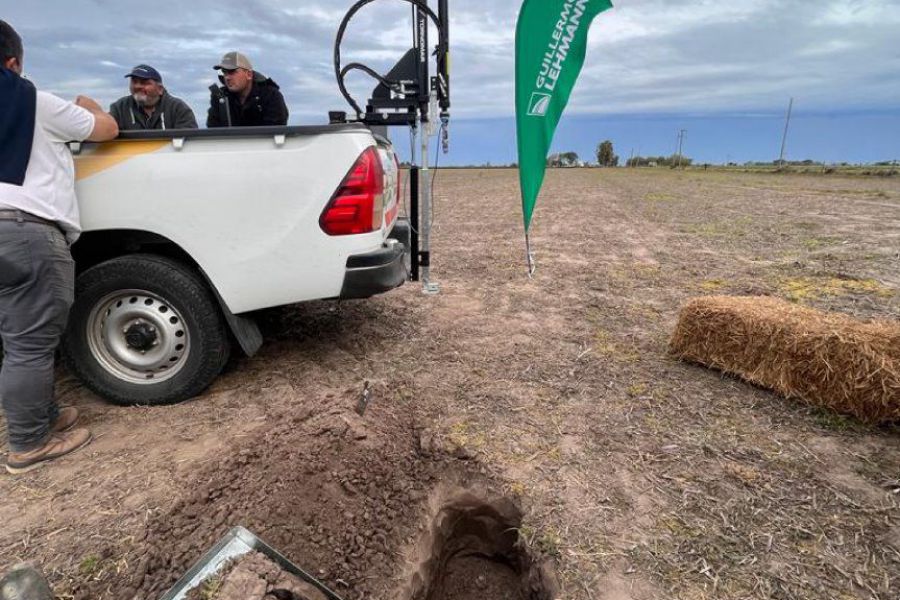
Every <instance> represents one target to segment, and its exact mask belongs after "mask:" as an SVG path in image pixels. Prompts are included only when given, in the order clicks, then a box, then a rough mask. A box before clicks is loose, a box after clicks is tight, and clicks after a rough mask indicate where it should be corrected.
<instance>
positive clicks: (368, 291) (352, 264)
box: [340, 238, 407, 300]
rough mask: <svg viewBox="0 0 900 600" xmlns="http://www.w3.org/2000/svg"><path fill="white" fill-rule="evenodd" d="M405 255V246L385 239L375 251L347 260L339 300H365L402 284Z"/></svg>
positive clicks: (404, 274)
mask: <svg viewBox="0 0 900 600" xmlns="http://www.w3.org/2000/svg"><path fill="white" fill-rule="evenodd" d="M406 253H407V246H406V245H405V244H403V243H402V242H400V241H398V240H396V239H393V238H388V240H387V241H386V242H385V244H384V246H382V247H381V248H379V249H378V250H376V251H375V252H369V253H366V254H356V255H354V256H351V257H350V258H348V259H347V270H346V272H345V273H344V285H343V287H342V288H341V296H340V298H341V299H342V300H352V299H355V298H368V297H370V296H374V295H375V294H381V293H382V292H387V291H389V290H392V289H394V288H396V287H400V286H401V285H403V282H405V281H406V276H407V268H406Z"/></svg>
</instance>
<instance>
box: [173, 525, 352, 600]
mask: <svg viewBox="0 0 900 600" xmlns="http://www.w3.org/2000/svg"><path fill="white" fill-rule="evenodd" d="M253 551H257V552H261V553H262V554H263V555H264V556H266V557H267V558H269V559H270V560H271V561H273V562H274V563H275V564H277V565H278V566H279V567H281V568H282V569H284V570H285V571H286V572H288V573H290V574H291V575H295V576H297V577H299V578H300V579H302V580H303V581H305V582H307V583H309V584H310V585H312V586H314V587H315V588H316V589H317V590H319V591H320V592H322V593H323V594H325V597H326V598H328V600H341V597H340V596H338V595H337V594H335V593H334V592H332V591H331V590H329V589H328V588H327V587H325V586H324V585H323V584H322V583H320V582H319V581H318V580H316V578H314V577H313V576H312V575H310V574H309V573H307V572H306V571H304V570H303V569H301V568H300V567H298V566H297V565H295V564H293V563H292V562H291V561H289V560H288V559H286V558H285V557H284V556H283V555H282V554H281V553H280V552H278V551H277V550H275V549H274V548H273V547H272V546H270V545H268V544H267V543H265V542H264V541H262V540H261V539H259V538H258V537H256V536H255V535H253V534H252V533H251V532H250V531H249V530H247V529H245V528H243V527H240V526H238V527H234V528H232V529H231V531H229V532H228V533H227V534H226V535H225V537H223V538H222V539H221V540H219V542H218V543H217V544H216V545H215V546H213V547H212V548H210V549H209V550H208V551H207V552H206V554H204V555H203V557H201V558H200V560H198V561H197V562H196V563H195V564H194V566H193V567H191V568H190V569H188V571H187V573H185V574H184V576H183V577H182V578H181V579H179V580H178V581H177V582H176V583H175V585H173V586H172V589H170V590H169V591H168V592H166V594H165V595H164V596H163V597H162V598H160V600H184V598H185V596H186V595H187V593H188V592H189V591H190V590H192V589H194V588H195V587H197V586H198V585H200V584H201V583H202V582H203V581H204V580H205V579H206V578H208V577H210V576H211V575H215V574H216V573H218V572H219V569H221V568H222V567H223V566H224V565H225V563H226V562H228V561H229V560H231V559H233V558H237V557H239V556H243V555H245V554H248V553H249V552H253Z"/></svg>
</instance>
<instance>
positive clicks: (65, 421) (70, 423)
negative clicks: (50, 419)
mask: <svg viewBox="0 0 900 600" xmlns="http://www.w3.org/2000/svg"><path fill="white" fill-rule="evenodd" d="M77 422H78V409H77V408H75V407H74V406H67V407H65V408H61V409H59V416H58V417H56V421H55V422H54V423H53V426H52V427H51V428H50V433H62V432H63V431H68V430H70V429H72V427H74V425H75V423H77Z"/></svg>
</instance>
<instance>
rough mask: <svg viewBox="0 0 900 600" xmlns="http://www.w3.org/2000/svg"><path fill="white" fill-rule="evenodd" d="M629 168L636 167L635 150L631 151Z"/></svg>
mask: <svg viewBox="0 0 900 600" xmlns="http://www.w3.org/2000/svg"><path fill="white" fill-rule="evenodd" d="M628 166H629V167H633V166H634V148H632V149H631V158H630V159H628Z"/></svg>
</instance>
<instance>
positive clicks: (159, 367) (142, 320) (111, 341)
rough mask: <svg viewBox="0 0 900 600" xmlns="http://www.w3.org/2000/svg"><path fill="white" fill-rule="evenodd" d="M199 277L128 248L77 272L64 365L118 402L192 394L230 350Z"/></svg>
mask: <svg viewBox="0 0 900 600" xmlns="http://www.w3.org/2000/svg"><path fill="white" fill-rule="evenodd" d="M229 346H230V344H229V339H228V332H227V330H226V326H225V323H224V320H223V318H222V313H221V311H220V310H219V306H218V303H217V302H216V299H215V298H214V297H213V295H212V293H211V292H210V290H209V289H208V287H207V286H206V284H205V282H204V281H203V279H202V278H201V277H200V276H199V275H198V274H196V273H195V272H194V271H192V270H191V269H189V268H187V267H185V266H183V265H182V264H180V263H178V262H176V261H173V260H170V259H168V258H164V257H160V256H155V255H149V254H134V255H129V256H123V257H119V258H114V259H112V260H109V261H106V262H103V263H100V264H98V265H96V266H94V267H91V268H90V269H88V270H86V271H85V272H84V273H82V274H81V275H79V277H78V280H77V282H76V285H75V304H74V305H73V306H72V311H71V313H70V315H69V325H68V329H67V331H66V336H65V339H64V341H63V354H64V357H65V359H66V362H67V364H68V365H69V367H70V368H71V369H72V371H74V373H75V374H76V375H77V376H78V377H79V378H80V379H81V380H82V381H83V382H84V384H85V385H86V386H87V387H88V388H90V389H91V390H92V391H94V392H96V393H97V394H99V395H101V396H103V397H104V398H106V399H108V400H110V401H111V402H114V403H116V404H123V405H134V404H140V405H156V404H171V403H174V402H180V401H181V400H186V399H187V398H190V397H192V396H196V395H197V394H199V393H200V392H202V391H203V390H204V389H206V388H207V387H208V386H209V385H210V384H211V383H212V382H213V380H214V379H215V378H216V376H217V375H218V374H219V373H220V372H221V370H222V368H223V367H224V366H225V363H226V361H227V360H228V354H229V351H230V347H229Z"/></svg>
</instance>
